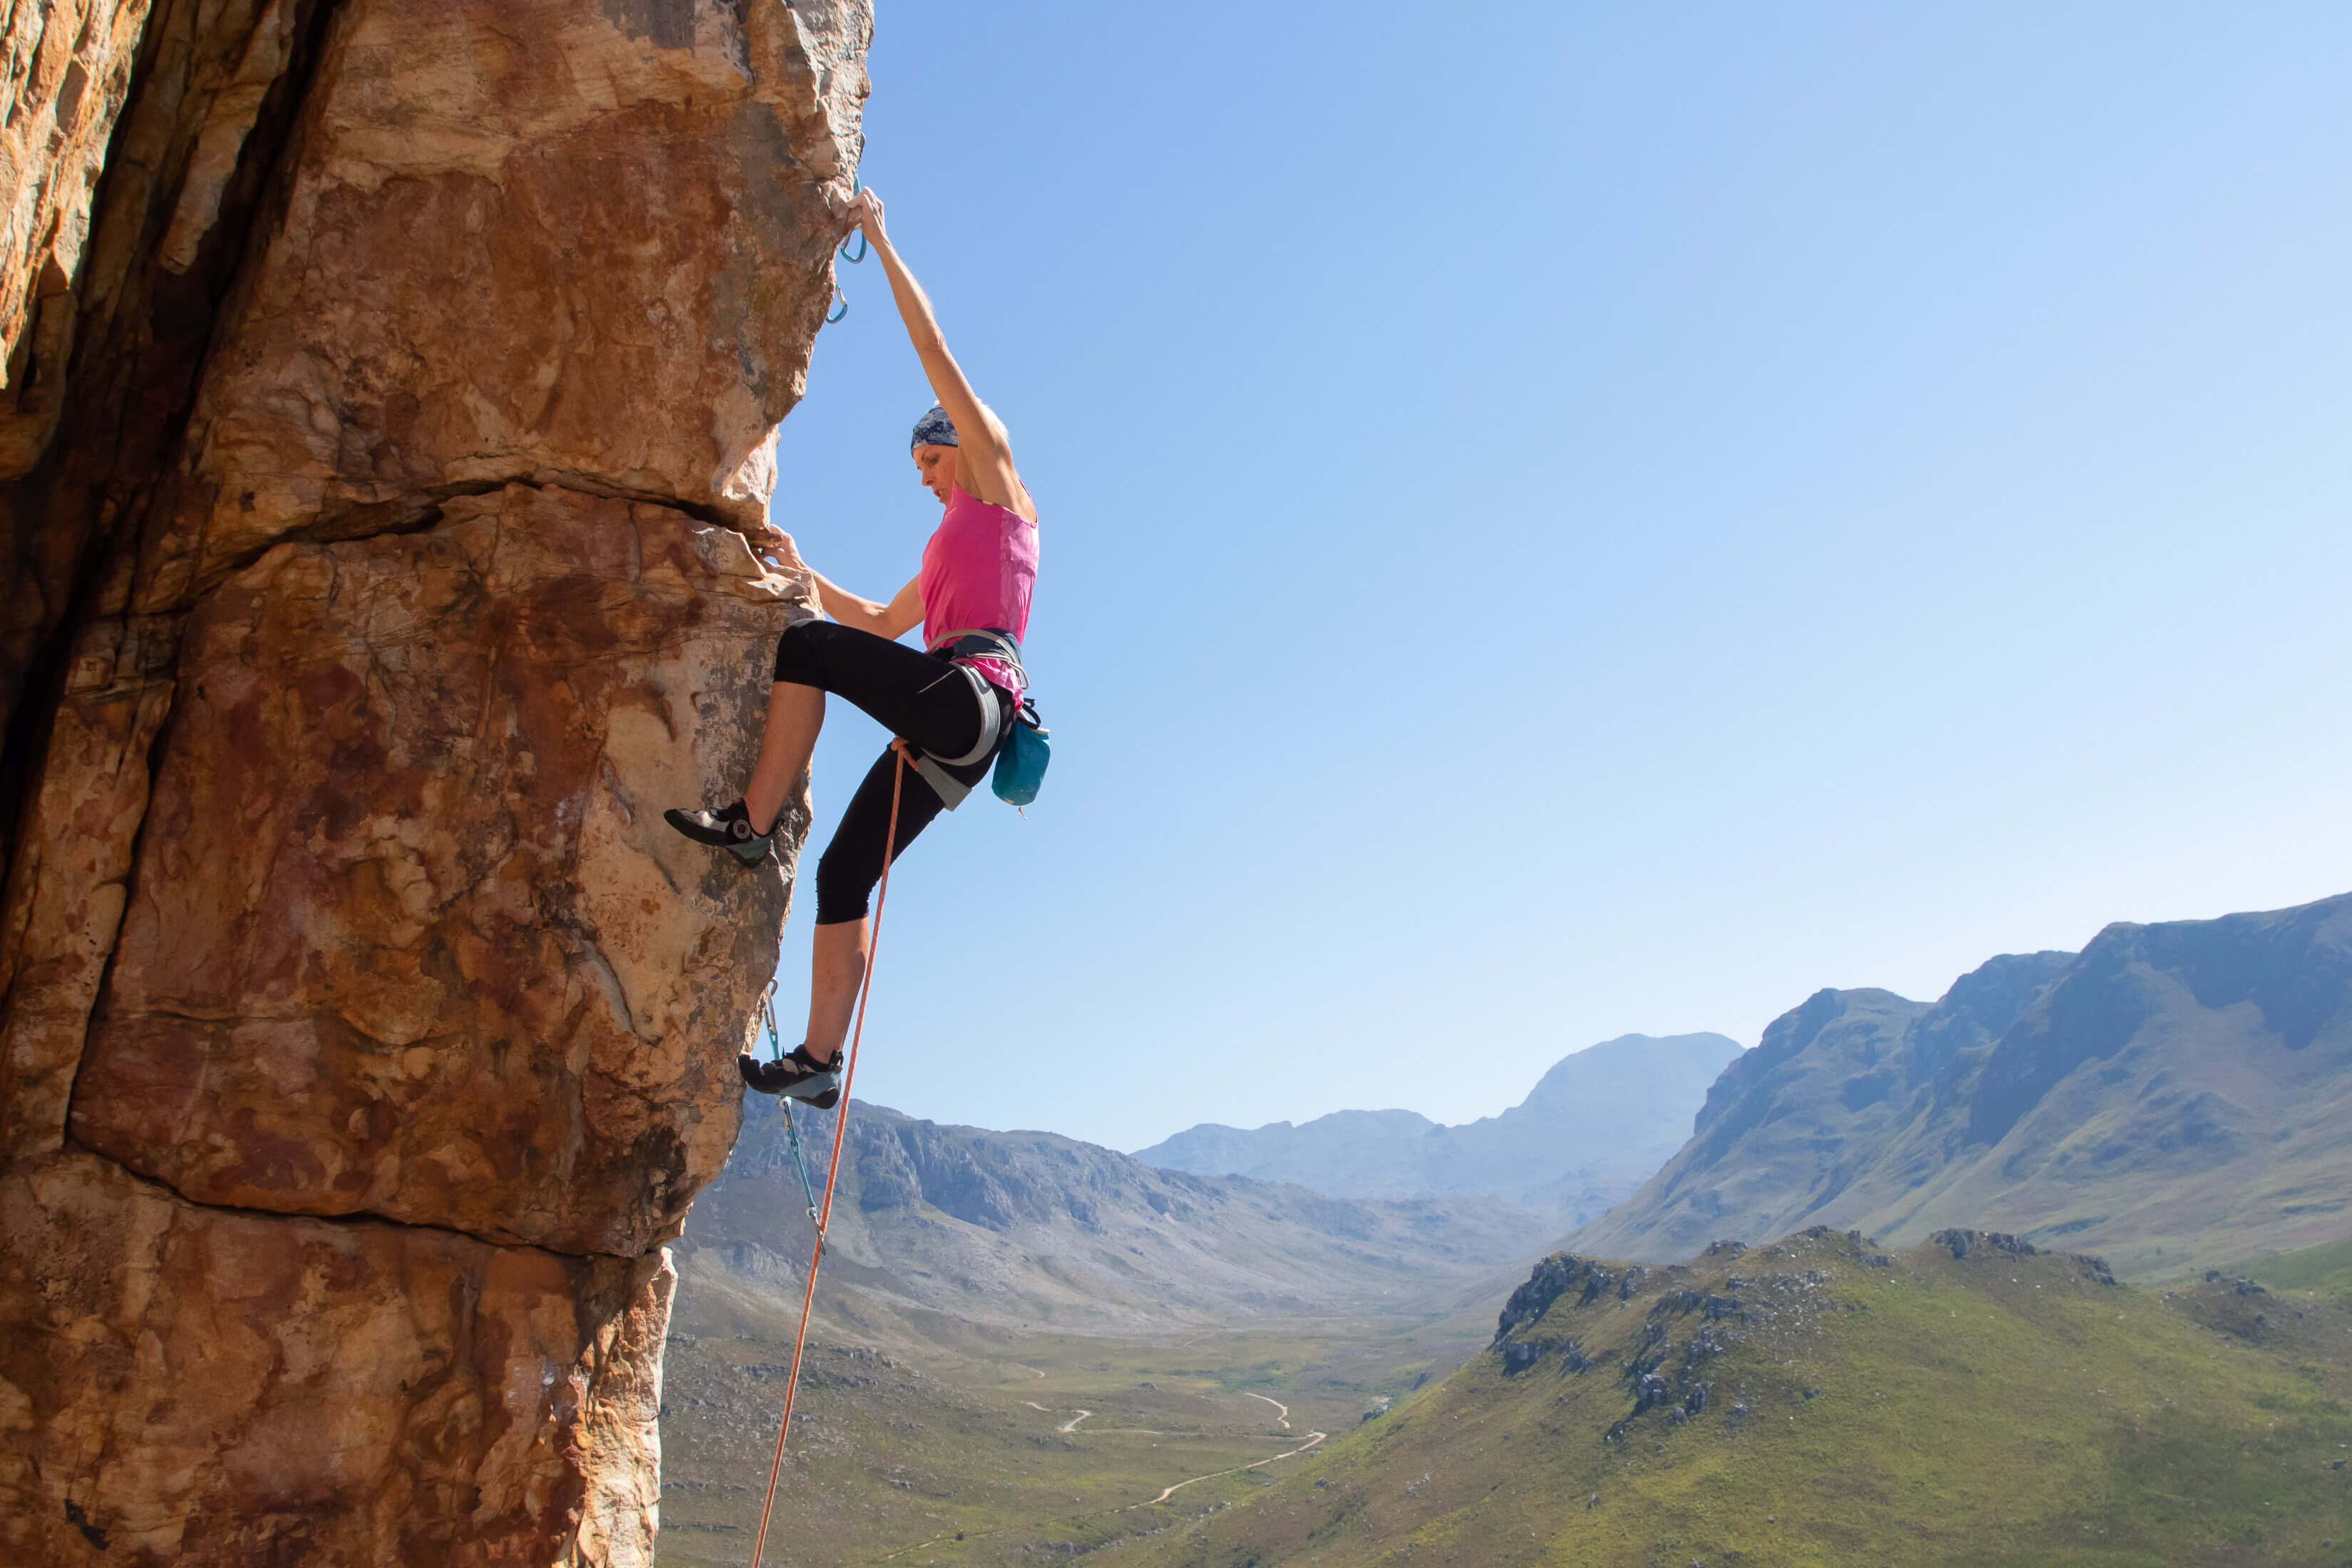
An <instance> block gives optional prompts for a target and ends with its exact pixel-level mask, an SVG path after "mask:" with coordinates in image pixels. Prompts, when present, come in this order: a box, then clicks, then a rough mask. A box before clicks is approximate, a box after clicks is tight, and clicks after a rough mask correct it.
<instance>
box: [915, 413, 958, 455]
mask: <svg viewBox="0 0 2352 1568" xmlns="http://www.w3.org/2000/svg"><path fill="white" fill-rule="evenodd" d="M959 445H961V443H960V442H958V441H957V440H956V428H955V421H954V420H952V419H950V418H949V417H948V411H947V410H946V409H944V408H942V407H940V405H938V404H936V403H934V404H932V405H931V406H930V407H929V409H927V410H926V411H925V412H924V414H923V416H922V417H921V418H920V419H918V420H916V421H915V438H914V439H913V440H912V441H910V442H908V447H954V446H959Z"/></svg>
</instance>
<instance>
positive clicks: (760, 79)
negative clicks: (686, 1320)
mask: <svg viewBox="0 0 2352 1568" xmlns="http://www.w3.org/2000/svg"><path fill="white" fill-rule="evenodd" d="M142 23H143V27H142ZM5 28H6V33H5V50H6V52H5V54H0V73H13V74H10V75H8V76H7V77H6V79H7V80H8V82H9V84H10V87H11V89H12V90H13V91H14V92H15V93H16V104H17V106H18V107H17V108H16V110H12V112H11V114H10V115H9V116H8V117H7V125H6V130H5V142H0V157H5V162H0V177H5V178H7V179H10V180H12V181H14V182H15V184H14V185H13V187H12V188H13V190H14V192H15V195H16V205H15V207H14V209H13V214H12V219H11V222H12V224H13V225H14V226H13V227H11V228H9V229H8V230H7V231H6V236H5V239H6V247H5V250H0V330H5V331H6V332H7V337H6V340H5V348H6V360H5V363H6V366H7V374H8V385H7V388H6V390H5V394H0V481H5V485H0V529H5V544H6V552H5V561H0V574H5V579H6V588H7V601H6V602H7V610H6V619H5V622H0V716H5V752H0V832H5V835H6V838H5V852H6V855H7V879H6V892H5V920H4V921H0V998H5V1000H4V1001H0V1009H5V1010H0V1323H5V1325H6V1327H7V1328H8V1330H9V1331H8V1332H6V1333H5V1334H0V1548H5V1556H6V1557H7V1558H8V1560H9V1561H12V1562H40V1563H117V1562H151V1561H152V1562H160V1561H163V1560H165V1559H169V1560H171V1561H173V1562H182V1563H238V1564H247V1563H297V1562H299V1563H415V1562H428V1561H429V1562H440V1563H600V1564H601V1563H649V1562H650V1560H651V1554H652V1539H653V1532H654V1528H655V1523H656V1509H655V1500H656V1496H657V1493H658V1488H659V1474H658V1438H657V1431H656V1420H655V1417H656V1413H657V1410H658V1407H659V1387H660V1351H661V1342H662V1337H663V1334H664V1332H665V1330H666V1324H667V1315H668V1307H669V1300H670V1294H671V1289H672V1287H673V1285H674V1282H675V1278H676V1277H675V1275H674V1274H673V1273H672V1272H671V1270H670V1268H669V1266H668V1263H667V1255H666V1253H665V1252H664V1251H663V1249H662V1245H661V1244H662V1243H663V1242H664V1241H666V1240H667V1239H669V1238H670V1237H675V1236H676V1235H677V1232H678V1228H679V1226H680V1225H681V1224H682V1222H683V1216H684V1214H685V1211H686V1207H687V1205H688V1202H689V1201H690V1200H691V1199H692V1197H693V1195H694V1194H695V1193H696V1191H697V1190H698V1188H699V1187H700V1186H701V1185H702V1184H704V1183H706V1182H708V1181H709V1179H710V1178H711V1177H712V1176H713V1175H715V1174H716V1173H717V1172H718V1170H719V1166H720V1165H721V1163H723V1162H724V1160H725V1158H726V1155H727V1152H728V1150H729V1148H730V1145H731V1142H732V1141H733V1138H734V1135H735V1132H736V1130H737V1126H738V1121H739V1119H740V1110H739V1108H738V1100H739V1089H738V1087H737V1085H736V1083H735V1079H734V1072H733V1067H732V1062H731V1059H730V1058H732V1056H733V1055H734V1053H735V1051H736V1050H737V1049H738V1048H739V1047H740V1046H741V1045H742V1044H743V1042H744V1041H745V1039H746V1037H747V1035H748V1029H749V1018H750V1015H751V1009H752V1005H753V1004H754V1002H755V1000H756V997H757V994H758V991H759V988H760V986H761V984H763V983H764V981H765V978H766V976H767V974H768V973H770V972H771V970H772V967H773V965H774V963H775V958H776V952H777V941H778V933H779V930H780V927H781V924H782V919H783V915H784V910H785V905H786V901H787V899H788V895H789V891H790V887H791V877H792V872H793V866H792V865H791V864H790V857H789V856H788V857H787V858H786V863H785V864H783V865H781V866H774V867H771V868H766V869H764V870H762V871H757V872H745V871H742V870H740V868H737V867H736V866H735V865H734V863H733V862H732V861H730V860H724V859H718V858H713V857H710V856H709V855H708V854H707V853H706V852H702V851H698V850H696V849H695V848H694V847H692V846H689V845H687V844H686V843H685V842H684V841H682V840H678V839H677V837H676V836H675V835H672V834H671V833H670V832H669V831H668V829H667V827H666V826H663V824H662V823H661V820H660V811H661V808H662V807H663V806H664V805H669V804H674V803H676V802H678V801H684V800H695V799H702V798H708V797H709V796H711V795H714V794H719V793H723V792H724V791H726V790H729V789H731V788H732V787H735V786H736V785H737V784H740V777H741V775H742V773H743V772H744V771H745V769H746V768H747V767H748V764H749V761H750V756H751V747H752V745H753V744H754V742H755V739H756V733H755V731H756V727H755V725H754V724H752V723H751V722H750V721H751V720H752V719H753V718H754V717H755V715H756V714H757V712H758V710H759V705H760V702H761V697H762V694H763V693H764V691H765V689H766V684H767V680H766V659H767V658H768V648H769V647H770V646H771V645H772V639H773V637H775V635H776V634H777V633H778V632H779V631H780V630H782V627H783V626H786V625H788V624H790V622H791V621H792V620H793V619H795V618H798V617H800V616H804V615H806V614H807V610H806V608H805V597H806V595H805V585H804V584H801V583H798V582H796V581H792V580H787V579H785V578H782V577H780V576H777V575H775V574H772V573H770V572H769V571H767V570H766V569H765V568H763V567H762V566H761V565H760V564H759V563H757V562H756V561H755V560H754V559H753V557H752V556H751V552H750V551H749V550H748V548H747V547H746V546H745V544H744V542H743V540H742V539H741V537H740V535H739V534H738V533H737V532H736V531H734V530H735V528H736V527H737V526H739V525H741V524H744V523H747V522H748V521H750V520H751V519H753V518H756V517H758V516H759V515H761V512H762V511H763V510H764V508H765V505H766V502H767V499H768V494H769V491H770V489H771V488H772V484H773V481H774V474H773V461H772V454H773V449H774V447H773V435H774V429H775V426H776V424H777V422H778V421H779V420H780V419H782V417H783V416H784V415H785V414H786V413H787V412H788V411H789V409H790V408H791V406H792V405H793V402H794V401H795V400H796V398H797V397H798V395H799V394H800V391H801V388H802V385H803V376H804V374H805V370H806V365H807V360H808V353H809V350H810V347H811V345H812V343H813V342H814V336H815V332H816V331H817V327H818V324H819V322H820V321H821V319H822V316H823V312H824V307H825V304H826V301H827V300H828V299H829V298H830V293H831V273H830V258H831V254H832V246H833V239H834V237H835V221H834V217H833V214H834V213H835V211H837V209H838V207H839V205H840V204H841V202H842V201H843V199H844V198H845V196H846V195H847V192H848V187H849V181H850V175H851V171H852V170H853V168H854V166H855V162H856V153H857V150H858V147H859V146H860V144H861V142H860V137H861V132H860V130H859V119H858V115H859V109H860V103H861V100H862V98H863V95H864V91H865V77H864V69H863V65H862V58H863V51H864V47H865V45H866V39H867V37H868V34H869V32H870V16H869V14H868V13H867V12H866V10H865V9H864V7H863V6H862V5H856V4H812V3H803V4H801V5H797V6H788V5H781V4H775V3H772V0H755V3H754V4H751V5H740V6H738V5H714V4H709V3H707V0H603V3H598V0H565V3H555V0H342V3H341V4H328V3H325V0H154V3H153V5H152V9H151V8H150V7H148V6H144V5H111V6H110V5H100V4H94V3H92V4H84V5H79V6H77V5H68V4H52V5H37V4H25V3H20V4H18V5H15V6H13V7H10V8H9V9H8V11H7V13H6V21H5ZM110 133H111V134H110ZM101 154H102V155H101ZM101 167H102V174H103V178H101V177H100V175H101ZM792 826H793V828H795V829H797V828H799V827H804V826H805V825H804V824H794V825H792ZM785 837H787V839H789V840H791V841H793V842H797V831H794V832H790V833H788V834H787V835H786V836H785Z"/></svg>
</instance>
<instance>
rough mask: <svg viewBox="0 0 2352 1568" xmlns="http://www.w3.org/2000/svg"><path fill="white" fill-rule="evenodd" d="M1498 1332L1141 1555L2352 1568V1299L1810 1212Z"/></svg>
mask: <svg viewBox="0 0 2352 1568" xmlns="http://www.w3.org/2000/svg"><path fill="white" fill-rule="evenodd" d="M1963 1253H1964V1254H1965V1255H1964V1256H1962V1255H1961V1254H1963ZM2282 1277H2284V1276H2282ZM1506 1321H1507V1322H1508V1323H1509V1324H1510V1328H1509V1331H1508V1332H1507V1334H1505V1335H1504V1336H1503V1337H1502V1338H1501V1339H1500V1340H1499V1341H1498V1342H1497V1343H1496V1346H1495V1347H1493V1348H1492V1349H1490V1350H1489V1351H1488V1352H1486V1353H1485V1354H1483V1355H1481V1356H1480V1357H1478V1358H1477V1359H1476V1360H1475V1361H1474V1362H1472V1363H1470V1364H1469V1365H1467V1366H1465V1368H1463V1369H1462V1370H1461V1371H1460V1372H1458V1373H1455V1374H1454V1376H1452V1377H1450V1378H1448V1379H1446V1380H1445V1381H1444V1383H1443V1384H1438V1385H1436V1386H1435V1387H1433V1388H1432V1389H1430V1390H1428V1391H1426V1392H1424V1393H1423V1394H1419V1395H1417V1396H1415V1397H1414V1398H1413V1399H1412V1400H1410V1401H1409V1402H1406V1403H1404V1404H1402V1405H1399V1407H1398V1408H1397V1410H1396V1411H1395V1413H1394V1414H1391V1415H1388V1416H1385V1417H1382V1418H1381V1419H1379V1420H1376V1421H1374V1422H1372V1423H1370V1424H1369V1425H1367V1426H1364V1427H1362V1428H1361V1429H1360V1430H1359V1432H1358V1433H1356V1434H1355V1435H1353V1436H1349V1438H1347V1439H1346V1440H1344V1441H1341V1442H1339V1443H1337V1444H1335V1445H1332V1446H1331V1447H1328V1448H1327V1449H1326V1450H1325V1451H1324V1452H1321V1453H1318V1454H1316V1455H1313V1456H1308V1457H1307V1458H1306V1459H1305V1461H1304V1462H1303V1463H1302V1464H1300V1465H1299V1466H1298V1467H1297V1468H1294V1469H1291V1470H1289V1471H1288V1473H1287V1474H1286V1476H1285V1477H1284V1478H1283V1479H1281V1480H1279V1481H1278V1482H1276V1483H1274V1484H1272V1485H1271V1486H1268V1487H1266V1488H1265V1489H1263V1490H1261V1491H1259V1492H1258V1493H1257V1494H1256V1495H1255V1496H1252V1497H1247V1498H1245V1499H1243V1500H1238V1501H1236V1502H1234V1506H1232V1507H1230V1508H1226V1509H1223V1510H1219V1511H1216V1512H1214V1513H1212V1514H1209V1515H1207V1516H1205V1517H1202V1518H1200V1519H1196V1520H1193V1521H1189V1522H1185V1523H1182V1524H1181V1525H1180V1527H1179V1528H1174V1529H1171V1530H1169V1531H1166V1532H1164V1533H1162V1534H1160V1535H1159V1536H1157V1537H1153V1538H1150V1539H1147V1540H1140V1541H1133V1542H1127V1543H1125V1544H1124V1545H1123V1546H1122V1547H1121V1548H1120V1549H1119V1557H1120V1560H1121V1562H1122V1563H1139V1564H1142V1563H1150V1564H1180V1563H1181V1564H1187V1565H1197V1568H1212V1565H1213V1568H1244V1565H1253V1564H1255V1565H1261V1568H1271V1565H1273V1564H1276V1563H1282V1564H1289V1563H1299V1564H1307V1563H1318V1564H1330V1565H1333V1568H1339V1565H1341V1564H1349V1563H1373V1562H1381V1563H1402V1562H1406V1561H1412V1562H1415V1563H1459V1564H1464V1565H1475V1568H1497V1565H1501V1564H1507V1563H1556V1564H1562V1565H1566V1564H1577V1565H1579V1568H1583V1565H1592V1568H1603V1565H1612V1564H1627V1565H1632V1564H1645V1565H1646V1564H1653V1563H1670V1564H1673V1565H1675V1568H1681V1565H1682V1564H1684V1563H1704V1564H1706V1565H1708V1568H1727V1565H1729V1564H1735V1563H1791V1564H1820V1565H1824V1568H1827V1565H1833V1564H1834V1565H1843V1564H1864V1563H1868V1564H1879V1563H1904V1564H1936V1563H1949V1564H1961V1563H1967V1564H1985V1563H2053V1564H2061V1563H2101V1564H2121V1563H2145V1564H2148V1565H2150V1568H2156V1565H2158V1564H2165V1565H2171V1564H2202V1563H2212V1564H2221V1563H2230V1564H2251V1563H2279V1564H2296V1565H2299V1568H2300V1565H2307V1564H2315V1563H2346V1564H2352V1545H2347V1543H2352V1479H2347V1478H2352V1468H2342V1467H2344V1466H2345V1463H2346V1461H2347V1459H2352V1414H2347V1404H2346V1401H2347V1399H2352V1310H2347V1300H2346V1299H2345V1298H2343V1297H2340V1296H2338V1297H2334V1298H2325V1299H2323V1298H2319V1297H2301V1296H2298V1297H2295V1298H2293V1299H2290V1298H2287V1297H2284V1296H2281V1295H2278V1294H2276V1293H2264V1292H2263V1291H2260V1290H2259V1289H2255V1288H2254V1287H2252V1285H2244V1286H2242V1285H2240V1284H2239V1283H2237V1282H2236V1281H2235V1280H2234V1279H2227V1278H2217V1279H2212V1280H2209V1281H2204V1282H2200V1283H2199V1284H2196V1285H2193V1286H2189V1287H2184V1288H2179V1289H2176V1290H2173V1291H2169V1292H2164V1291H2154V1290H2145V1289H2137V1288H2134V1287H2131V1286H2127V1285H2119V1284H2115V1283H2111V1282H2110V1279H2109V1277H2108V1276H2107V1275H2106V1273H2105V1269H2104V1268H2103V1267H2102V1266H2100V1265H2097V1264H2096V1263H2095V1261H2094V1260H2091V1259H2087V1258H2081V1257H2079V1256H2074V1255H2069V1254H2053V1253H2035V1252H2034V1251H2033V1249H2032V1247H2026V1246H2024V1245H2023V1244H2020V1243H2015V1242H2012V1241H2010V1240H2009V1239H2008V1238H2005V1237H1986V1236H1985V1235H1984V1234H1983V1233H1981V1232H1943V1233H1939V1234H1938V1237H1937V1239H1935V1240H1932V1241H1930V1242H1929V1243H1927V1244H1926V1245H1923V1246H1921V1247H1917V1248H1916V1249H1914V1250H1912V1251H1910V1252H1908V1253H1906V1254H1903V1255H1901V1256H1899V1257H1888V1256H1886V1255H1884V1254H1880V1253H1878V1252H1876V1251H1875V1250H1874V1247H1873V1246H1872V1245H1871V1244H1869V1243H1867V1242H1864V1241H1863V1240H1860V1239H1859V1238H1857V1237H1853V1236H1851V1235H1849V1234H1845V1233H1839V1232H1832V1231H1826V1230H1816V1231H1812V1232H1808V1233H1805V1234H1803V1235H1801V1236H1796V1237H1790V1238H1789V1239H1787V1240H1786V1241H1783V1242H1781V1243H1780V1244H1778V1245H1775V1246H1770V1247H1758V1248H1748V1249H1744V1250H1742V1249H1738V1248H1737V1247H1735V1246H1733V1245H1731V1244H1725V1245H1723V1246H1720V1247H1716V1248H1711V1249H1710V1250H1709V1251H1708V1253H1706V1254H1705V1255H1703V1256H1702V1257H1701V1258H1698V1259H1696V1261H1695V1262H1693V1263H1692V1264H1690V1265H1686V1266H1677V1267H1645V1266H1642V1265H1624V1264H1616V1263H1604V1262H1595V1261H1592V1260H1590V1259H1584V1258H1577V1257H1575V1256H1573V1255H1569V1254H1561V1255H1559V1256H1557V1257H1555V1258H1551V1259H1550V1260H1549V1261H1547V1262H1546V1263H1545V1264H1544V1265H1542V1266H1540V1267H1539V1268H1538V1269H1537V1271H1536V1274H1535V1277H1534V1278H1533V1279H1531V1280H1530V1281H1529V1283H1528V1286H1527V1287H1525V1288H1523V1289H1521V1290H1520V1291H1519V1292H1518V1293H1517V1295H1515V1296H1514V1298H1513V1300H1512V1307H1511V1309H1509V1310H1507V1313H1506ZM940 1560H941V1561H943V1562H947V1561H953V1559H951V1558H944V1557H943V1558H941V1559H940Z"/></svg>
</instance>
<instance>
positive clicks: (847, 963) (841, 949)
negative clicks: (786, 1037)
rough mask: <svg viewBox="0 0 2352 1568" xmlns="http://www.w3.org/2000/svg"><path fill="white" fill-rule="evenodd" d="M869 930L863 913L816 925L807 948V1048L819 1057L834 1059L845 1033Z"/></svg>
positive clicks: (854, 1005) (863, 973)
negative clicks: (842, 919) (837, 922)
mask: <svg viewBox="0 0 2352 1568" xmlns="http://www.w3.org/2000/svg"><path fill="white" fill-rule="evenodd" d="M873 930H874V922H873V921H869V920H868V919H866V917H865V916H864V915H860V916H858V917H857V918H856V920H854V921H841V922H840V923H839V924H837V925H820V926H818V927H817V928H816V939H815V941H814V942H813V943H811V945H810V952H809V1016H808V1051H809V1055H811V1056H812V1057H814V1058H817V1059H818V1060H820V1061H827V1062H831V1061H838V1060H839V1059H840V1057H841V1042H842V1041H844V1040H845V1039H847V1038H848V1037H849V1018H850V1015H851V1014H852V1013H854V1012H856V1008H857V987H858V985H859V984H861V983H862V982H863V981H864V980H865V979H866V957H867V955H868V954H869V953H871V952H872V951H873V949H872V947H871V945H870V943H871V941H872V933H873Z"/></svg>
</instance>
